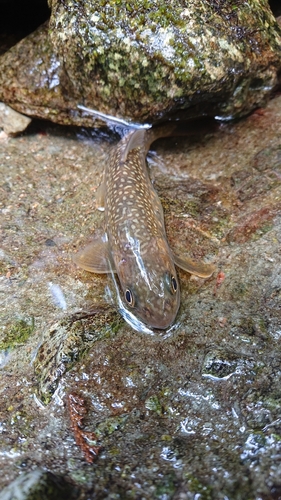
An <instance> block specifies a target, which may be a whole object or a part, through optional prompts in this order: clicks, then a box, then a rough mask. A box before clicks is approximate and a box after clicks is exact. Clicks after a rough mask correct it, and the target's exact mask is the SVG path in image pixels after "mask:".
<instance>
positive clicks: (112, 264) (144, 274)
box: [74, 124, 214, 329]
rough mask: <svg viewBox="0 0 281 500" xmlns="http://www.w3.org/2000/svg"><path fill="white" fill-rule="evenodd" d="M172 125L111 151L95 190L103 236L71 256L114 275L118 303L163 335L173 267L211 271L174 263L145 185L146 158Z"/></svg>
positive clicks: (172, 312)
mask: <svg viewBox="0 0 281 500" xmlns="http://www.w3.org/2000/svg"><path fill="white" fill-rule="evenodd" d="M174 128H175V126H174V125H171V124H170V125H168V126H165V125H164V126H162V127H158V128H157V129H155V130H154V129H148V130H145V129H135V130H131V131H129V133H128V134H126V135H125V136H124V137H123V138H122V139H121V140H120V142H119V143H118V144H117V147H116V148H115V149H113V150H112V152H111V155H110V158H109V161H108V164H107V167H106V169H105V173H104V181H103V184H102V187H101V189H100V195H99V197H100V198H101V202H102V203H101V204H102V205H104V212H105V234H104V235H103V236H102V238H99V239H98V240H96V241H94V242H93V243H91V244H89V245H88V246H87V247H86V248H85V249H84V250H82V251H80V252H79V253H78V254H76V255H75V256H74V260H75V262H76V263H77V264H78V265H79V266H81V267H83V268H84V269H86V270H88V271H91V272H110V271H114V272H116V273H117V275H118V279H119V282H120V286H121V289H122V292H123V297H124V299H123V301H124V303H125V304H126V305H127V308H128V309H129V310H131V311H132V312H133V314H134V315H135V316H136V318H137V319H138V320H140V321H141V322H142V323H144V324H145V325H147V326H148V327H150V328H157V329H166V328H168V327H169V326H170V325H171V324H172V323H173V322H174V320H175V317H176V315H177V312H178V309H179V304H180V288H179V282H178V278H177V274H176V269H175V263H176V264H177V263H178V265H179V266H180V267H182V268H184V269H186V270H187V271H189V272H193V273H194V274H197V275H200V276H204V277H207V276H210V275H211V274H212V272H213V270H214V268H213V267H212V266H210V265H207V264H204V263H203V264H197V263H194V262H192V261H190V260H188V259H177V257H176V256H175V255H174V254H173V253H172V251H171V249H170V247H169V245H168V242H167V238H166V232H165V225H164V217H163V210H162V206H161V203H160V200H159V198H158V195H157V193H156V192H155V190H154V189H153V186H152V184H151V182H150V179H149V176H148V171H147V167H146V153H147V150H148V149H149V146H150V144H151V143H152V142H153V141H154V140H156V139H157V138H158V137H163V136H165V135H166V136H167V135H170V134H171V131H172V130H173V129H174Z"/></svg>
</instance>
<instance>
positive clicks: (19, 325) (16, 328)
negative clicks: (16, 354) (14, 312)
mask: <svg viewBox="0 0 281 500" xmlns="http://www.w3.org/2000/svg"><path fill="white" fill-rule="evenodd" d="M34 329H35V321H34V318H30V319H29V320H26V319H19V320H17V321H15V323H14V324H13V325H12V326H11V327H10V329H9V330H8V332H7V333H6V334H5V336H4V338H3V339H2V340H1V341H0V350H2V351H4V350H7V349H13V348H14V347H16V346H18V345H21V344H24V343H25V342H26V341H27V340H28V339H29V337H30V335H31V334H32V333H33V331H34Z"/></svg>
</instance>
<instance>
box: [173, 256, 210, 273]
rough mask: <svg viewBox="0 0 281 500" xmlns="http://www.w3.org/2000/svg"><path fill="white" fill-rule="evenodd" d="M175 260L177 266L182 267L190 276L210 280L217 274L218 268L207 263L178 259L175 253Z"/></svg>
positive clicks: (186, 258)
mask: <svg viewBox="0 0 281 500" xmlns="http://www.w3.org/2000/svg"><path fill="white" fill-rule="evenodd" d="M173 260H174V263H175V264H176V266H178V267H180V268H181V269H183V270H184V271H187V272H188V273H190V274H195V276H199V278H209V277H210V276H212V274H213V273H214V272H215V270H216V267H215V266H214V265H212V264H206V263H205V262H195V261H194V260H192V259H189V258H188V257H184V258H182V257H178V256H177V255H175V254H174V253H173Z"/></svg>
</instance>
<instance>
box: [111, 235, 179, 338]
mask: <svg viewBox="0 0 281 500" xmlns="http://www.w3.org/2000/svg"><path fill="white" fill-rule="evenodd" d="M152 247H153V245H152ZM164 247H165V248H163V246H162V245H160V244H159V242H158V244H157V251H156V249H155V248H152V249H151V251H149V252H142V251H141V247H140V246H139V248H138V249H136V248H134V250H133V251H132V252H126V254H125V255H124V254H123V256H122V258H121V259H119V261H118V263H117V265H116V270H117V274H118V278H119V281H120V285H121V288H122V292H123V303H124V305H126V307H127V309H128V310H130V311H131V312H132V313H133V315H134V316H135V317H136V318H137V319H138V320H140V321H141V322H142V323H144V324H145V325H146V326H149V327H150V328H156V329H166V328H168V327H169V326H171V324H172V323H173V322H174V320H175V317H176V315H177V312H178V309H179V304H180V288H179V282H178V278H177V274H176V270H175V266H174V263H173V259H172V256H171V252H170V250H169V248H168V246H167V245H164Z"/></svg>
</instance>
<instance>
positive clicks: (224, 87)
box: [0, 0, 281, 125]
mask: <svg viewBox="0 0 281 500" xmlns="http://www.w3.org/2000/svg"><path fill="white" fill-rule="evenodd" d="M49 3H50V6H51V9H52V13H51V18H50V23H49V27H48V26H47V25H44V26H42V27H40V28H39V29H38V30H37V31H36V32H34V33H33V34H31V35H30V36H28V37H27V38H26V39H24V40H22V41H21V42H20V43H18V44H17V45H16V46H15V47H13V48H12V49H11V50H9V51H8V52H6V53H5V54H4V55H3V56H2V57H1V58H0V67H1V72H0V99H2V100H3V101H4V102H6V103H9V104H10V105H11V106H12V107H13V108H15V109H17V110H18V111H20V112H23V113H25V114H28V115H30V116H37V117H41V118H48V119H51V120H53V121H55V122H58V123H65V124H80V125H82V124H83V125H92V124H93V118H92V117H91V116H90V115H88V116H87V114H85V113H81V112H78V110H77V104H79V103H80V104H84V105H86V106H88V107H91V108H94V109H98V110H100V111H103V112H105V113H107V114H111V115H117V116H122V117H124V118H127V119H131V120H135V121H151V122H154V121H156V120H158V119H163V118H166V117H167V116H169V115H171V114H174V113H177V112H179V111H180V112H181V113H180V114H182V113H183V114H184V116H185V117H187V116H194V115H200V114H206V113H207V114H210V115H213V116H215V115H217V116H221V117H222V118H224V119H228V118H232V117H237V116H241V115H243V114H246V113H248V112H249V111H251V110H252V109H254V108H256V107H257V106H260V105H262V104H263V103H264V102H265V101H266V99H268V97H269V95H270V92H271V91H272V89H273V88H274V87H275V86H276V85H277V83H278V76H277V75H278V71H279V70H280V68H281V32H280V27H279V26H278V24H277V22H276V20H275V19H274V17H273V15H272V13H271V11H270V9H269V6H268V3H267V1H265V0H253V1H252V2H251V3H249V2H241V1H238V2H235V3H233V2H232V1H231V0H228V1H224V2H221V1H219V2H205V1H202V0H193V1H191V2H187V1H183V2H180V3H179V2H176V1H174V0H173V1H172V3H171V2H165V1H163V0H160V1H158V2H156V1H155V0H149V1H144V0H141V1H140V0H134V1H133V2H130V3H121V2H115V1H114V2H113V1H104V0H95V1H89V0H86V1H84V2H72V1H70V0H67V1H66V2H63V3H62V2H59V1H58V0H50V2H49Z"/></svg>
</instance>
